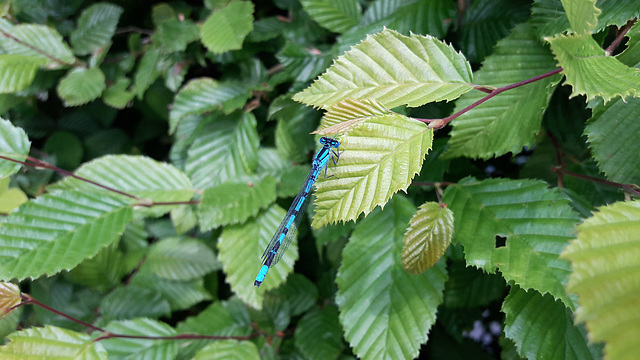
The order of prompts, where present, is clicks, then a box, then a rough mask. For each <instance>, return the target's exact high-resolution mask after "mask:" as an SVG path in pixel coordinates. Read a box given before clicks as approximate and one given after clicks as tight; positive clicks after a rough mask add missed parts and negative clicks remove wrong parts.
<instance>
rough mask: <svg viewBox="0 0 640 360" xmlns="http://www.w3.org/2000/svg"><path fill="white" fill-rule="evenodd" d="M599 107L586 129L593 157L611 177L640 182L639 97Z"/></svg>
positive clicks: (629, 182)
mask: <svg viewBox="0 0 640 360" xmlns="http://www.w3.org/2000/svg"><path fill="white" fill-rule="evenodd" d="M599 109H600V110H598V109H594V111H593V114H594V116H593V117H592V118H591V119H590V120H589V123H588V124H587V126H586V128H585V129H584V134H585V135H587V138H588V141H589V143H590V147H591V153H592V154H593V157H594V159H595V160H596V161H597V162H598V166H599V168H600V169H601V170H602V171H603V172H604V173H605V174H606V175H607V178H608V179H610V180H612V181H617V182H620V183H627V184H640V164H639V163H638V161H637V160H638V157H640V142H638V134H640V122H639V121H638V113H639V112H640V99H637V98H630V99H626V100H622V99H615V100H612V101H611V103H609V104H607V105H605V106H600V107H599Z"/></svg>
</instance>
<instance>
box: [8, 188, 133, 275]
mask: <svg viewBox="0 0 640 360" xmlns="http://www.w3.org/2000/svg"><path fill="white" fill-rule="evenodd" d="M132 215H133V212H132V209H131V206H130V202H129V201H126V200H123V199H122V198H121V197H120V198H115V197H111V196H106V195H105V194H104V193H100V194H98V193H85V192H81V191H67V192H55V193H49V194H46V195H44V196H41V197H39V198H36V199H35V200H32V201H29V202H27V203H25V204H23V205H22V206H20V208H18V210H16V211H14V212H12V213H11V214H10V215H9V216H8V217H7V218H6V220H5V222H4V223H3V224H2V226H0V252H1V253H2V256H1V257H0V278H2V279H5V280H10V279H13V278H17V279H19V280H22V279H25V278H27V277H31V278H37V277H40V276H42V275H49V276H50V275H53V274H56V273H58V272H60V271H62V270H65V269H66V270H68V269H72V268H74V267H75V266H76V265H78V264H79V263H80V262H81V261H82V260H84V259H86V258H90V257H93V256H94V255H95V254H97V253H98V251H99V250H100V249H101V248H103V247H105V246H107V245H109V244H111V243H112V242H113V241H114V240H116V239H117V238H118V237H119V236H120V235H122V232H123V231H124V228H125V226H126V225H127V224H128V223H129V221H131V220H132Z"/></svg>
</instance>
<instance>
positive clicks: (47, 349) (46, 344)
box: [0, 325, 107, 360]
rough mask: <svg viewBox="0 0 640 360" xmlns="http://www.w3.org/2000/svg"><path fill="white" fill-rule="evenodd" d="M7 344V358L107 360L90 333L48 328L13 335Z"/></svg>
mask: <svg viewBox="0 0 640 360" xmlns="http://www.w3.org/2000/svg"><path fill="white" fill-rule="evenodd" d="M7 338H8V339H9V340H11V341H9V342H8V343H7V344H5V345H3V346H0V357H3V358H5V359H46V358H50V357H51V355H52V354H55V357H56V359H60V360H79V359H82V360H85V359H86V360H107V352H106V351H105V349H104V347H102V344H101V343H98V342H94V341H93V340H92V339H91V337H90V336H89V335H87V334H83V333H79V332H75V331H71V330H67V329H63V328H59V327H55V326H51V325H45V327H32V328H28V329H25V330H21V331H17V332H14V333H12V334H10V335H8V336H7Z"/></svg>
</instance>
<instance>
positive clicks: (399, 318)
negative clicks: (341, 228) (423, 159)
mask: <svg viewBox="0 0 640 360" xmlns="http://www.w3.org/2000/svg"><path fill="white" fill-rule="evenodd" d="M414 211H415V208H414V207H413V205H411V203H410V202H409V201H408V200H407V199H405V198H404V197H401V196H396V197H395V198H394V199H393V200H392V201H391V202H390V203H389V204H388V206H387V207H386V208H385V209H384V211H380V210H376V212H375V213H374V214H372V215H371V216H369V217H367V218H365V219H364V220H362V221H361V222H359V223H358V225H357V226H356V230H355V231H354V232H353V235H352V236H351V239H350V240H349V242H348V243H347V245H346V246H345V248H344V250H343V252H342V255H343V258H342V265H341V266H340V269H339V270H338V276H337V278H336V283H337V284H338V293H337V295H336V303H337V304H338V307H339V309H340V322H341V323H342V326H343V327H344V334H345V338H346V339H347V341H348V342H349V343H350V345H351V347H352V348H353V351H354V352H355V354H356V355H357V356H359V357H361V358H365V359H393V358H398V357H400V358H415V357H417V356H418V351H419V349H420V344H422V343H424V342H426V340H427V333H428V331H429V328H430V327H431V325H433V323H434V322H435V319H436V318H435V314H436V309H437V307H438V305H439V304H440V303H442V291H443V290H444V282H445V280H446V273H445V269H444V265H443V263H439V264H438V265H436V266H434V267H432V268H431V269H429V270H427V271H426V272H424V273H423V274H420V275H417V276H416V275H411V274H408V273H407V272H406V271H404V269H403V268H402V260H401V259H400V251H399V250H400V247H401V246H402V233H403V232H404V229H405V228H406V224H407V223H408V221H409V219H410V218H411V215H412V214H413V212H414ZM372 299H375V301H372Z"/></svg>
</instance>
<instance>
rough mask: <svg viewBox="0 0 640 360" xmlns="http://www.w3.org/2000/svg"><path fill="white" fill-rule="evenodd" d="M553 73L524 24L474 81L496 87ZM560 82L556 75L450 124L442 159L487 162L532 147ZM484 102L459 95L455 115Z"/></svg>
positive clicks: (500, 97) (509, 93)
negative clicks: (546, 109) (549, 72)
mask: <svg viewBox="0 0 640 360" xmlns="http://www.w3.org/2000/svg"><path fill="white" fill-rule="evenodd" d="M554 67H555V61H554V60H553V57H552V56H551V54H549V50H548V49H547V48H546V47H545V46H543V45H542V44H540V42H539V41H538V40H537V39H536V37H535V35H534V34H533V30H532V27H531V26H530V25H529V24H526V23H525V24H521V25H518V26H516V28H515V29H513V31H512V32H511V34H510V35H509V36H508V37H506V38H505V39H503V40H501V41H499V42H498V45H497V46H496V48H495V51H494V53H493V55H491V56H489V57H488V58H487V59H486V60H485V62H484V63H483V65H482V68H481V69H480V71H478V72H477V73H476V76H475V81H476V82H477V83H479V84H484V85H490V86H495V87H500V86H505V85H510V84H513V83H516V82H518V81H522V80H526V79H529V78H531V77H534V76H537V75H541V74H543V73H545V72H548V71H550V70H553V68H554ZM559 81H560V76H559V75H555V76H552V77H548V78H546V79H542V80H539V81H536V82H534V83H531V84H528V85H526V86H521V87H518V88H515V89H512V90H509V91H507V92H504V93H502V94H499V95H497V96H496V97H494V98H492V99H491V100H489V101H487V102H485V103H483V104H481V105H479V106H478V107H476V108H474V109H472V110H470V111H468V112H466V113H465V114H463V115H461V116H460V117H458V118H457V119H455V120H454V121H453V122H452V125H453V130H452V131H451V140H450V141H449V143H448V145H449V149H448V150H447V151H446V152H445V154H444V156H445V157H456V156H467V157H474V158H478V157H479V158H483V159H488V158H490V157H493V156H498V155H502V154H505V153H507V152H509V151H511V152H513V153H514V154H517V153H519V152H520V151H522V147H523V146H531V145H533V144H534V143H535V137H536V134H537V133H538V131H540V122H541V121H542V114H543V113H544V110H545V108H546V107H547V104H548V103H549V100H550V99H551V95H552V94H553V90H554V89H555V86H556V85H557V83H558V82H559ZM485 96H486V94H485V93H482V92H480V91H477V92H473V93H468V94H465V95H463V96H462V97H461V98H460V100H459V101H457V102H456V108H455V110H454V112H457V111H460V110H462V109H464V108H466V107H467V106H469V105H471V104H473V103H475V102H476V101H478V100H480V99H481V98H483V97H485Z"/></svg>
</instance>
